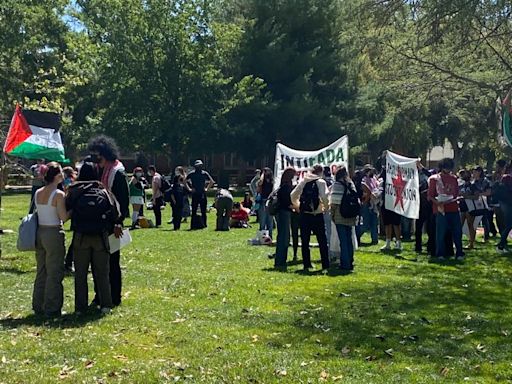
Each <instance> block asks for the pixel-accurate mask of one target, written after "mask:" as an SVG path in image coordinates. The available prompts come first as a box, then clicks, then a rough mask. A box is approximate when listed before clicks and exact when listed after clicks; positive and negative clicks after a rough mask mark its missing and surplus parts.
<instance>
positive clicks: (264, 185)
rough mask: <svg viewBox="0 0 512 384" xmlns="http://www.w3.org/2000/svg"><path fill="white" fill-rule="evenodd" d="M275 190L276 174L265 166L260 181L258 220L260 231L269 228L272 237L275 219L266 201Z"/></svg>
mask: <svg viewBox="0 0 512 384" xmlns="http://www.w3.org/2000/svg"><path fill="white" fill-rule="evenodd" d="M273 190H274V174H273V173H272V170H271V169H270V168H268V167H267V168H264V169H263V173H262V174H261V178H260V181H259V182H258V189H257V191H258V195H259V196H260V202H259V205H260V207H259V210H258V221H259V223H260V231H263V230H268V235H269V236H270V238H272V230H273V229H274V219H273V217H272V215H270V213H269V212H268V209H267V207H266V203H267V200H268V197H269V196H270V194H271V193H272V191H273Z"/></svg>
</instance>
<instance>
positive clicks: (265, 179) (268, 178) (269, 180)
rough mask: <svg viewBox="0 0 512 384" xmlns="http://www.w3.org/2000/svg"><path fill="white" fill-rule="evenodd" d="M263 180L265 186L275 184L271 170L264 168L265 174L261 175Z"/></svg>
mask: <svg viewBox="0 0 512 384" xmlns="http://www.w3.org/2000/svg"><path fill="white" fill-rule="evenodd" d="M261 180H262V183H263V184H266V183H268V184H274V173H273V172H272V170H271V169H270V168H268V167H265V168H263V172H262V173H261Z"/></svg>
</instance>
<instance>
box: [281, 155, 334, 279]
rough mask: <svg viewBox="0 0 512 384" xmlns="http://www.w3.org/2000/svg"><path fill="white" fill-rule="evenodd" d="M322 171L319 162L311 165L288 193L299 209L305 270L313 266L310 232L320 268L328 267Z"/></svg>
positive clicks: (326, 206)
mask: <svg viewBox="0 0 512 384" xmlns="http://www.w3.org/2000/svg"><path fill="white" fill-rule="evenodd" d="M323 171H324V170H323V167H322V166H321V165H320V164H316V165H315V166H313V171H312V172H308V173H307V174H306V175H305V176H304V179H303V180H302V181H301V182H300V183H299V184H298V185H297V187H295V189H294V190H293V191H292V193H291V195H290V196H291V200H292V204H293V206H294V207H298V209H299V211H300V237H301V240H302V261H303V264H304V270H305V271H307V270H309V269H310V268H313V265H312V264H311V251H310V249H309V241H310V240H311V232H313V233H314V234H315V236H316V238H317V241H318V245H319V247H320V257H321V259H322V269H323V270H327V269H328V268H329V248H328V246H327V236H326V234H325V223H324V215H323V213H324V211H325V210H326V209H327V208H328V204H329V199H328V197H327V184H326V183H325V180H323V179H322V175H323Z"/></svg>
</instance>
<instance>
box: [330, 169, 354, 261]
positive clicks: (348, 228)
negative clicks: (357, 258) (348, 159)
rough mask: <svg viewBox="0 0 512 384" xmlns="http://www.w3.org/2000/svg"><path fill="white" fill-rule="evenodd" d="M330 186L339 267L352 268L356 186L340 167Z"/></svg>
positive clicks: (345, 170)
mask: <svg viewBox="0 0 512 384" xmlns="http://www.w3.org/2000/svg"><path fill="white" fill-rule="evenodd" d="M335 180H336V181H335V182H334V184H333V185H332V187H331V193H330V196H329V206H330V211H331V217H332V221H333V222H334V224H335V225H336V231H337V232H338V237H339V239H340V248H341V269H342V270H344V271H352V270H353V269H354V244H353V243H352V228H354V227H355V225H356V222H357V217H358V216H359V212H358V211H359V210H360V207H361V205H360V202H359V196H358V193H357V190H356V186H355V185H354V183H353V182H352V180H350V177H349V175H348V172H347V168H345V167H340V168H339V169H338V171H337V172H336V175H335Z"/></svg>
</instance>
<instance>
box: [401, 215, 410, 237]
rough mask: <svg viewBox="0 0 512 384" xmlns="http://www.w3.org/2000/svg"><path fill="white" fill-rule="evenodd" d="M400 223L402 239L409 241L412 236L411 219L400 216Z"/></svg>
mask: <svg viewBox="0 0 512 384" xmlns="http://www.w3.org/2000/svg"><path fill="white" fill-rule="evenodd" d="M400 225H401V227H402V239H403V240H405V241H410V240H411V236H412V219H409V218H408V217H404V216H402V222H401V224H400Z"/></svg>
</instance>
